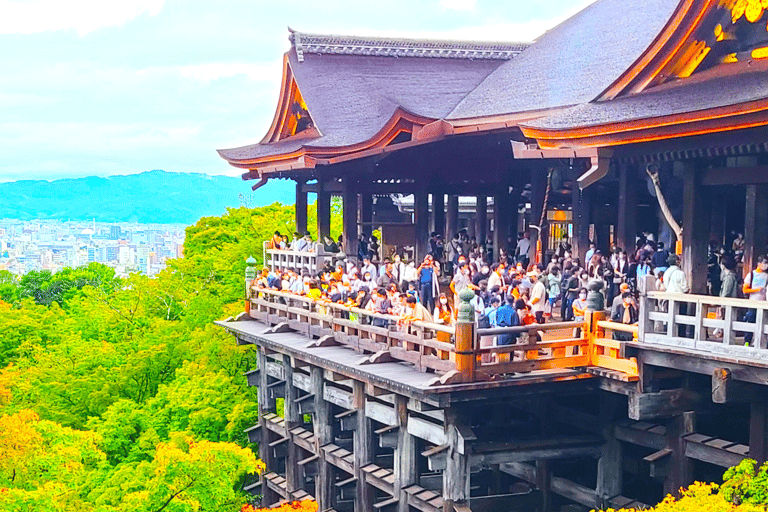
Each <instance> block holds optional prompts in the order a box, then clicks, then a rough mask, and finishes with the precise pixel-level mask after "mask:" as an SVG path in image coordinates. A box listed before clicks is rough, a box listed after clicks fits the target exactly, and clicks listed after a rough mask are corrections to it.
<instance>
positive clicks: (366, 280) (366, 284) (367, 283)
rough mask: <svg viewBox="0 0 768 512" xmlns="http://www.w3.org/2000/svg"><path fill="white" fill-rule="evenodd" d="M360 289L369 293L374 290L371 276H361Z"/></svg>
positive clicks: (368, 273)
mask: <svg viewBox="0 0 768 512" xmlns="http://www.w3.org/2000/svg"><path fill="white" fill-rule="evenodd" d="M360 288H361V289H362V288H365V289H366V290H367V291H368V292H369V293H370V292H372V291H373V290H374V289H376V283H375V282H374V281H373V276H371V273H370V272H366V273H365V274H363V282H362V283H361V284H360Z"/></svg>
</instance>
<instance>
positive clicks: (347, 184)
mask: <svg viewBox="0 0 768 512" xmlns="http://www.w3.org/2000/svg"><path fill="white" fill-rule="evenodd" d="M356 185H357V184H356V183H355V181H354V180H353V179H352V178H351V177H350V176H346V177H344V183H343V190H344V192H343V196H342V201H343V217H344V218H343V231H344V232H343V235H344V252H345V253H346V254H347V256H348V257H351V258H354V257H355V256H356V255H357V238H358V231H357V209H358V203H357V190H356Z"/></svg>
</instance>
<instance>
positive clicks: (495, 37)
mask: <svg viewBox="0 0 768 512" xmlns="http://www.w3.org/2000/svg"><path fill="white" fill-rule="evenodd" d="M442 1H444V2H447V3H455V4H459V3H466V2H462V0H442ZM595 1H596V0H580V1H579V2H576V3H574V5H573V6H572V7H571V8H570V9H566V10H564V11H563V12H561V13H560V14H558V16H556V17H553V18H548V19H542V20H532V21H526V22H520V23H516V22H512V23H509V22H507V23H488V24H483V25H474V26H467V27H462V28H458V29H453V30H440V31H424V30H421V31H418V32H411V31H396V30H388V29H382V30H377V29H374V30H366V29H362V30H356V31H355V32H354V35H356V36H375V37H404V38H414V39H448V40H458V41H502V42H518V41H519V42H525V41H533V40H534V39H536V38H537V37H539V36H541V35H542V34H544V32H546V31H547V30H550V29H552V28H554V27H555V26H557V25H558V24H560V23H562V22H563V21H565V20H567V19H568V18H570V17H571V16H573V15H574V14H576V13H577V12H579V11H581V10H582V9H584V8H586V7H587V6H588V5H590V4H593V3H594V2H595Z"/></svg>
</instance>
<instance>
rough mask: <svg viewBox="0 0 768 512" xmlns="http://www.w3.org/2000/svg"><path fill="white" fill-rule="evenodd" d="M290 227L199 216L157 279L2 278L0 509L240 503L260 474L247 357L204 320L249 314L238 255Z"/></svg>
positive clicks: (277, 211)
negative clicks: (248, 432)
mask: <svg viewBox="0 0 768 512" xmlns="http://www.w3.org/2000/svg"><path fill="white" fill-rule="evenodd" d="M310 210H312V209H311V208H310ZM334 213H335V215H334V221H333V223H332V225H333V226H337V227H338V226H340V221H339V219H338V218H337V217H338V208H336V209H334ZM310 214H311V215H312V214H313V212H312V211H310ZM293 219H294V210H293V207H292V206H288V207H286V206H281V205H279V204H274V205H271V206H267V207H265V208H259V209H246V208H238V209H232V210H229V212H228V213H227V214H226V215H224V216H222V217H207V218H203V219H200V221H199V222H198V223H197V224H196V225H195V226H192V227H190V228H188V230H187V240H186V243H185V247H184V253H185V257H184V258H183V259H179V260H172V261H171V262H170V263H169V265H168V268H167V269H166V270H164V271H163V272H161V273H160V274H159V275H158V276H156V277H154V278H148V277H146V276H143V275H139V274H134V275H131V276H130V277H128V278H127V279H119V278H116V277H115V275H114V272H113V271H112V269H110V268H108V267H105V266H103V265H91V266H89V267H87V268H84V269H77V270H67V271H64V272H61V273H58V274H54V275H51V274H49V273H47V272H39V273H34V274H30V275H28V276H25V277H24V278H22V279H16V278H14V277H13V276H9V275H8V274H7V273H0V512H6V511H7V512H10V511H13V512H16V511H19V512H21V511H28V510H51V511H54V510H55V511H66V512H69V511H70V510H71V511H77V512H89V511H95V512H122V511H126V512H127V511H131V512H134V511H138V512H143V511H147V512H150V511H158V510H163V511H164V512H187V511H189V512H192V511H197V510H237V509H238V508H239V507H240V506H241V505H243V504H245V503H246V502H247V497H246V496H245V495H244V494H243V493H242V491H241V490H240V489H241V488H242V484H243V479H244V478H245V476H246V475H247V474H248V473H253V472H255V471H260V470H261V469H263V467H262V466H260V463H259V462H258V461H257V459H256V457H255V455H254V452H253V451H252V450H251V449H250V448H249V447H247V445H248V442H247V439H246V437H245V435H244V434H243V430H244V429H245V428H247V427H248V426H250V425H253V423H254V421H255V420H256V414H257V405H256V399H257V396H256V391H255V389H254V388H249V387H248V386H247V383H246V382H245V379H244V378H243V376H242V373H243V372H244V371H248V370H249V369H251V368H252V366H253V365H254V364H255V354H254V352H253V351H252V350H251V349H249V348H245V347H237V346H236V344H235V343H234V342H233V340H232V338H231V337H230V336H229V335H228V334H226V333H225V332H224V331H223V330H222V329H220V328H218V327H216V326H214V325H213V324H212V322H213V321H214V320H217V319H223V318H226V317H229V316H233V315H234V314H236V313H237V312H239V311H242V308H243V304H242V298H243V291H244V290H243V273H244V269H245V260H246V258H247V257H248V256H249V255H251V254H252V255H253V256H255V257H257V258H261V242H262V240H264V239H266V238H268V237H269V235H271V233H273V232H274V231H275V230H276V229H277V230H280V231H281V232H285V233H292V232H293V230H294V227H293ZM310 222H311V223H312V220H310Z"/></svg>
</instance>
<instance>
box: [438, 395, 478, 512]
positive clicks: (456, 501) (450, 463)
mask: <svg viewBox="0 0 768 512" xmlns="http://www.w3.org/2000/svg"><path fill="white" fill-rule="evenodd" d="M461 424H462V416H461V414H460V412H459V411H458V410H456V409H453V408H452V409H447V410H446V414H445V433H446V441H447V442H446V444H447V445H448V450H447V452H446V468H445V471H444V472H443V502H444V506H447V507H455V506H461V505H465V504H466V503H467V501H468V500H469V495H470V494H469V492H470V486H469V485H470V465H469V460H470V457H471V455H472V454H471V450H469V449H465V450H464V451H465V452H466V453H465V454H461V453H459V450H458V444H459V426H460V425H461ZM448 510H452V509H451V508H448Z"/></svg>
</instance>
